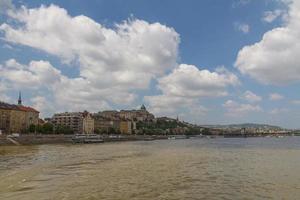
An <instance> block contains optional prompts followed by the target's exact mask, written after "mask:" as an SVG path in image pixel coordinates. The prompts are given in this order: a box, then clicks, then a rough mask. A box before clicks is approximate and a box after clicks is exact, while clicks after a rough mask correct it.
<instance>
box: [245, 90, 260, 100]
mask: <svg viewBox="0 0 300 200" xmlns="http://www.w3.org/2000/svg"><path fill="white" fill-rule="evenodd" d="M242 99H245V100H246V101H248V102H251V103H254V102H258V101H261V100H262V97H260V96H258V95H256V94H254V93H253V92H251V91H249V90H248V91H246V92H245V93H244V94H243V96H242Z"/></svg>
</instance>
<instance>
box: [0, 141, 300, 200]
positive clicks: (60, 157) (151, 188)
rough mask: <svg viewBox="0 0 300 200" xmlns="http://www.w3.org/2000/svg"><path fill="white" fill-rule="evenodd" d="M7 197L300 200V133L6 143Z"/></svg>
mask: <svg viewBox="0 0 300 200" xmlns="http://www.w3.org/2000/svg"><path fill="white" fill-rule="evenodd" d="M0 199H1V200H2V199H3V200H19V199H22V200H46V199H47V200H48V199H49V200H56V199H58V200H61V199H66V200H67V199H72V200H73V199H80V200H81V199H83V200H85V199H87V200H93V199H97V200H98V199H99V200H118V199H120V200H129V199H130V200H150V199H151V200H160V199H166V200H176V199H178V200H179V199H180V200H181V199H184V200H185V199H188V200H189V199H190V200H192V199H300V137H286V138H247V139H242V138H240V139H225V138H217V139H188V140H164V141H145V142H122V143H106V144H93V145H40V146H19V147H17V146H9V147H3V146H2V147H0Z"/></svg>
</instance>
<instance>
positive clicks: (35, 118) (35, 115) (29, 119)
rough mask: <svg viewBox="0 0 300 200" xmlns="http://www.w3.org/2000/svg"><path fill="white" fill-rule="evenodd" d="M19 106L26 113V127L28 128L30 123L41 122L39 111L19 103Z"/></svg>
mask: <svg viewBox="0 0 300 200" xmlns="http://www.w3.org/2000/svg"><path fill="white" fill-rule="evenodd" d="M18 108H19V109H20V110H21V111H23V112H24V113H25V127H26V129H28V128H29V127H30V125H35V126H37V125H38V124H39V111H37V110H35V109H34V108H31V107H26V106H22V105H19V106H18Z"/></svg>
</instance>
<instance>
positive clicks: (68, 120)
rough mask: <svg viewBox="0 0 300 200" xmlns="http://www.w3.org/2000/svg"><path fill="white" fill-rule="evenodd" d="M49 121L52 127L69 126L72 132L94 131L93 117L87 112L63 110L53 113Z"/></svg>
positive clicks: (85, 132) (86, 132) (87, 132)
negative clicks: (62, 111)
mask: <svg viewBox="0 0 300 200" xmlns="http://www.w3.org/2000/svg"><path fill="white" fill-rule="evenodd" d="M51 122H52V123H53V125H54V127H55V128H57V127H58V126H64V127H68V128H70V129H71V130H72V131H73V132H74V134H91V133H93V132H94V119H93V118H92V116H91V114H90V113H88V112H86V111H85V112H64V113H58V114H54V115H53V117H52V119H51Z"/></svg>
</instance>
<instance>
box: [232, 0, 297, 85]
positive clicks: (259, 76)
mask: <svg viewBox="0 0 300 200" xmlns="http://www.w3.org/2000/svg"><path fill="white" fill-rule="evenodd" d="M288 15H289V17H288V19H287V21H286V24H285V25H284V26H282V27H279V28H275V29H273V30H271V31H268V32H267V33H265V34H264V36H263V38H262V40H261V41H260V42H258V43H256V44H254V45H250V46H246V47H244V48H243V49H242V50H240V52H239V53H238V57H237V60H236V63H235V66H236V67H237V68H238V69H239V70H240V71H241V73H242V74H247V75H249V76H250V77H252V78H254V79H256V80H258V81H259V82H261V83H264V84H274V85H282V84H289V83H293V82H299V81H300V60H299V59H298V57H299V54H300V2H299V1H293V2H292V3H290V4H289V11H288Z"/></svg>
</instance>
